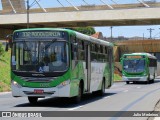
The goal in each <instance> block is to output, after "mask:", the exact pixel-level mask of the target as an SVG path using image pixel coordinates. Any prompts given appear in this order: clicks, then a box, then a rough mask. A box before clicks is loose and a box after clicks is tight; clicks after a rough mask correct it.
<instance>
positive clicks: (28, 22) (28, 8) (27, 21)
mask: <svg viewBox="0 0 160 120" xmlns="http://www.w3.org/2000/svg"><path fill="white" fill-rule="evenodd" d="M29 8H30V6H29V0H27V28H29Z"/></svg>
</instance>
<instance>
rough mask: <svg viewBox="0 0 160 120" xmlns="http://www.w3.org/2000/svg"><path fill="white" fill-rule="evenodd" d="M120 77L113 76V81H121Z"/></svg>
mask: <svg viewBox="0 0 160 120" xmlns="http://www.w3.org/2000/svg"><path fill="white" fill-rule="evenodd" d="M121 80H122V77H121V76H120V75H118V74H114V81H121Z"/></svg>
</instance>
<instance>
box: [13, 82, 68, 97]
mask: <svg viewBox="0 0 160 120" xmlns="http://www.w3.org/2000/svg"><path fill="white" fill-rule="evenodd" d="M11 88H12V95H13V97H26V96H35V97H70V84H67V85H65V86H57V87H52V88H29V87H20V86H18V85H15V84H13V83H12V84H11Z"/></svg>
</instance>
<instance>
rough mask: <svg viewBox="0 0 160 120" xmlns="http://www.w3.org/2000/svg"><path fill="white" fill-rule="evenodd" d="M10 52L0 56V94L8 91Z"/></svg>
mask: <svg viewBox="0 0 160 120" xmlns="http://www.w3.org/2000/svg"><path fill="white" fill-rule="evenodd" d="M10 53H11V52H10V50H9V51H8V52H5V53H4V55H0V92H2V91H10V90H11V88H10Z"/></svg>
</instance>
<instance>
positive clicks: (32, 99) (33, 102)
mask: <svg viewBox="0 0 160 120" xmlns="http://www.w3.org/2000/svg"><path fill="white" fill-rule="evenodd" d="M28 101H29V102H30V104H36V103H37V101H38V97H28Z"/></svg>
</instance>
